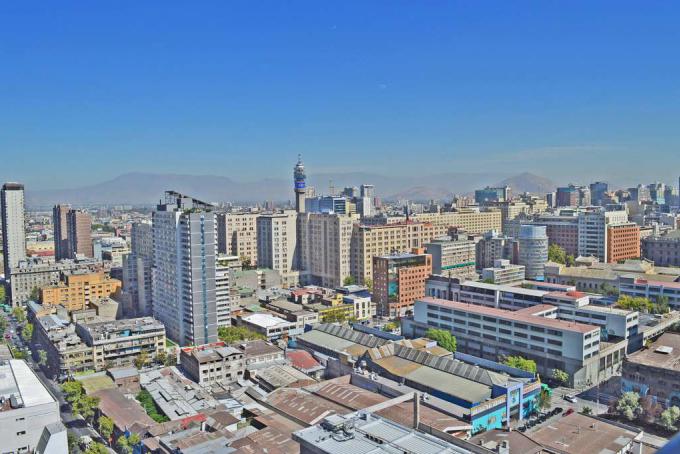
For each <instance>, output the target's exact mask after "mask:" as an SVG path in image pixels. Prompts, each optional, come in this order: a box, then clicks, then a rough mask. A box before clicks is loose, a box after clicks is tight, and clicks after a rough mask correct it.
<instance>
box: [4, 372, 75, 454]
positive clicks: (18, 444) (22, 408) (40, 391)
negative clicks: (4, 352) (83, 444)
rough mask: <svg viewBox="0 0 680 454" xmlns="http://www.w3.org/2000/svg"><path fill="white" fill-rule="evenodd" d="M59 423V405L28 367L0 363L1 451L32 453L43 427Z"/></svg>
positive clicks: (38, 441)
mask: <svg viewBox="0 0 680 454" xmlns="http://www.w3.org/2000/svg"><path fill="white" fill-rule="evenodd" d="M60 421H61V418H60V415H59V402H58V401H57V400H56V399H55V398H54V396H52V394H51V393H50V392H49V391H48V389H47V388H46V387H45V385H43V383H42V382H41V381H40V379H39V378H38V377H37V376H36V374H35V373H34V372H33V371H32V370H31V368H30V367H28V364H26V362H25V361H23V360H18V359H10V360H3V361H0V440H2V448H0V449H2V452H11V453H22V452H34V451H35V450H36V448H37V447H38V444H39V443H40V438H41V436H42V434H43V431H44V430H45V428H46V427H51V426H52V425H53V424H58V423H60ZM63 437H66V434H65V433H64V434H63Z"/></svg>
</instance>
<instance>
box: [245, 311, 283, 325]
mask: <svg viewBox="0 0 680 454" xmlns="http://www.w3.org/2000/svg"><path fill="white" fill-rule="evenodd" d="M242 320H243V321H245V322H247V323H251V324H253V325H258V326H261V327H263V328H273V327H275V326H278V325H282V324H288V323H289V322H288V321H287V320H284V319H282V318H280V317H276V316H274V315H271V314H267V313H260V314H251V315H248V316H246V317H243V318H242Z"/></svg>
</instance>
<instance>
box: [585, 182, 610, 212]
mask: <svg viewBox="0 0 680 454" xmlns="http://www.w3.org/2000/svg"><path fill="white" fill-rule="evenodd" d="M607 191H609V185H608V184H607V183H604V182H602V181H596V182H595V183H590V199H591V203H592V204H593V205H599V206H604V204H603V202H604V200H605V194H606V193H607Z"/></svg>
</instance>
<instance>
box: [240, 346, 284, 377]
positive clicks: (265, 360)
mask: <svg viewBox="0 0 680 454" xmlns="http://www.w3.org/2000/svg"><path fill="white" fill-rule="evenodd" d="M237 348H238V349H239V350H241V351H242V352H243V353H244V355H245V362H246V369H248V370H251V369H259V368H263V367H269V366H271V365H274V364H283V363H284V362H285V357H284V352H283V350H282V349H280V348H279V347H277V346H276V345H274V344H272V343H271V342H267V341H263V340H259V339H258V340H253V341H249V342H244V343H242V344H239V345H238V346H237Z"/></svg>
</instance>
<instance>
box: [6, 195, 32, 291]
mask: <svg viewBox="0 0 680 454" xmlns="http://www.w3.org/2000/svg"><path fill="white" fill-rule="evenodd" d="M0 208H1V209H2V250H3V259H4V260H3V266H4V271H5V279H7V278H10V279H11V277H10V270H11V268H15V267H16V266H18V265H19V262H20V261H21V260H23V259H25V258H26V227H25V225H24V216H25V208H24V185H23V184H19V183H5V184H4V185H2V191H0Z"/></svg>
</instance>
